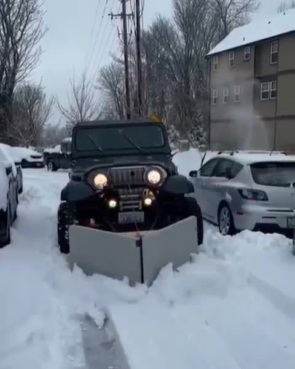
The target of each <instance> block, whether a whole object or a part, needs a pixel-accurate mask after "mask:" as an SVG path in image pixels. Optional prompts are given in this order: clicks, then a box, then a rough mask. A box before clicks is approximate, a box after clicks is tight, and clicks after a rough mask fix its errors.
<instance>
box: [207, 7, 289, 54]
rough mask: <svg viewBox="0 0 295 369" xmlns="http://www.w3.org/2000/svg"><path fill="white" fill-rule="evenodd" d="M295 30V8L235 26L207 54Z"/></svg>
mask: <svg viewBox="0 0 295 369" xmlns="http://www.w3.org/2000/svg"><path fill="white" fill-rule="evenodd" d="M293 31H295V9H290V10H288V11H285V12H283V13H279V14H276V15H275V16H273V17H271V18H266V19H264V20H257V21H253V22H251V23H249V24H247V25H245V26H242V27H237V28H235V29H234V30H233V31H232V32H231V33H230V34H229V35H228V36H227V37H225V38H224V39H223V40H222V41H221V42H220V43H219V44H218V45H216V46H215V47H214V48H213V49H212V50H211V51H210V52H209V53H208V54H207V56H210V55H214V54H217V53H221V52H223V51H226V50H231V49H235V48H237V47H241V46H244V45H249V44H252V43H255V42H258V41H262V40H266V39H269V38H272V37H276V36H280V35H284V34H286V33H290V32H293Z"/></svg>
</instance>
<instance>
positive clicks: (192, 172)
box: [189, 170, 199, 178]
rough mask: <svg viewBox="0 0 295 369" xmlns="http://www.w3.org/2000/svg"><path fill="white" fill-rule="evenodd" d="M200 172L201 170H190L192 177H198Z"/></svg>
mask: <svg viewBox="0 0 295 369" xmlns="http://www.w3.org/2000/svg"><path fill="white" fill-rule="evenodd" d="M198 174H199V172H198V171H197V170H191V171H190V172H189V176H190V177H192V178H196V177H198Z"/></svg>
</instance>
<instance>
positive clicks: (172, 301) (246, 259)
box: [0, 153, 295, 369]
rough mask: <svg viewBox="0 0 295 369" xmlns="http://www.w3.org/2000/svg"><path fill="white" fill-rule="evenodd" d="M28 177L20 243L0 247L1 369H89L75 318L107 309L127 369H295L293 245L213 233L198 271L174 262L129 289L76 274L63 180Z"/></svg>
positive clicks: (101, 315)
mask: <svg viewBox="0 0 295 369" xmlns="http://www.w3.org/2000/svg"><path fill="white" fill-rule="evenodd" d="M190 155H191V160H193V161H196V162H197V161H198V160H199V159H198V158H197V157H195V159H194V158H193V155H192V153H191V154H190ZM178 159H180V157H178ZM184 161H186V160H184ZM191 169H197V168H194V165H193V167H189V168H183V171H184V172H185V171H186V172H187V171H189V170H191ZM24 175H25V183H24V194H23V195H22V198H21V205H20V208H19V218H18V221H17V223H16V224H15V229H14V231H13V233H12V240H13V243H12V245H10V246H9V247H7V248H5V249H3V250H0V302H1V303H0V368H1V369H23V368H30V369H47V368H48V369H53V368H54V369H70V368H71V369H72V368H84V367H86V362H85V351H84V349H83V344H82V339H81V336H82V335H81V329H80V318H81V316H83V315H85V314H87V315H89V316H91V317H92V318H93V319H94V320H95V322H96V323H97V325H98V326H101V325H102V324H103V322H104V319H105V315H106V313H107V312H109V314H110V316H111V317H112V319H113V321H114V322H115V325H116V329H117V332H118V334H119V336H120V339H121V342H122V344H123V347H124V350H125V354H126V355H127V358H128V361H129V364H130V367H131V368H132V369H145V368H149V369H150V368H164V369H166V368H169V369H188V368H189V369H199V368H200V369H209V368H210V369H221V368H222V369H261V368H263V367H265V368H267V369H279V368H283V369H291V368H292V369H294V365H295V364H294V363H295V288H294V280H295V258H294V257H293V256H292V254H291V243H290V241H289V240H287V239H286V238H284V237H282V236H279V235H262V234H260V233H251V232H243V233H242V234H240V235H237V236H235V237H221V236H220V235H219V234H218V233H217V232H216V231H215V230H214V229H213V230H212V229H209V230H208V231H207V233H206V242H205V244H204V246H203V247H202V250H201V252H200V254H199V255H198V256H196V257H195V260H194V262H193V263H191V264H188V265H185V266H183V267H182V268H181V269H180V270H179V271H178V272H175V273H173V272H172V270H171V268H170V266H167V267H166V268H165V269H164V270H163V271H162V273H161V275H160V276H159V278H158V279H157V281H156V282H155V283H154V285H153V286H152V287H151V288H150V289H148V288H146V287H145V286H137V287H136V288H130V287H129V286H128V285H127V283H125V282H124V281H122V282H119V281H113V280H110V279H108V278H105V277H102V276H93V277H86V276H85V275H83V273H82V272H81V271H80V270H78V269H75V270H74V271H73V272H70V271H69V269H68V268H67V264H66V261H65V259H64V257H63V256H62V255H60V254H59V252H58V250H57V248H56V236H55V229H56V209H57V205H58V202H59V193H60V190H61V188H62V187H63V185H64V184H65V183H66V181H67V178H68V177H67V174H66V173H59V172H58V173H47V172H46V171H45V170H26V171H24ZM184 242H185V236H184ZM180 247H181V245H180ZM106 369H107V368H106ZM114 369H117V368H114Z"/></svg>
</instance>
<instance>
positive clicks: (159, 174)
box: [146, 167, 167, 186]
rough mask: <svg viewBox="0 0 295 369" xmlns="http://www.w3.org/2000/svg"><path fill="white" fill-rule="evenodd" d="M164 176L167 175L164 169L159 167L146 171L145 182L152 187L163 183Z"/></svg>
mask: <svg viewBox="0 0 295 369" xmlns="http://www.w3.org/2000/svg"><path fill="white" fill-rule="evenodd" d="M166 176H167V173H166V171H165V170H164V169H162V168H160V167H154V168H150V169H148V170H147V172H146V181H147V182H148V183H149V184H151V185H153V186H155V185H156V186H157V185H160V184H162V183H163V182H164V180H165V178H166Z"/></svg>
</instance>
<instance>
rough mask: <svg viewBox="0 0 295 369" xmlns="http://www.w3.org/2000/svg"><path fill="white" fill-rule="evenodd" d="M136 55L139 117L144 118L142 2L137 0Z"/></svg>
mask: <svg viewBox="0 0 295 369" xmlns="http://www.w3.org/2000/svg"><path fill="white" fill-rule="evenodd" d="M135 7H136V11H135V13H136V54H137V98H138V115H139V116H140V117H141V116H142V60H141V24H140V21H141V14H140V0H136V3H135Z"/></svg>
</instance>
